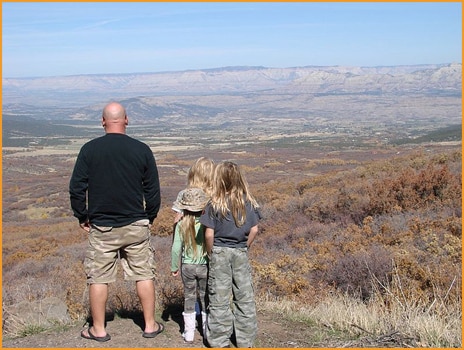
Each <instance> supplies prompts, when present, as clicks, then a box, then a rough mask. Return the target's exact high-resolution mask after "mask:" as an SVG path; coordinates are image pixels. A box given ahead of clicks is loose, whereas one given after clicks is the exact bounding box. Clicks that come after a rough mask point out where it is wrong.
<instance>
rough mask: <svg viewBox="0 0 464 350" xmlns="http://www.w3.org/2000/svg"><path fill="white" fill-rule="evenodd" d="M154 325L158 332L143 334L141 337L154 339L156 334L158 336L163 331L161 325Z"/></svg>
mask: <svg viewBox="0 0 464 350" xmlns="http://www.w3.org/2000/svg"><path fill="white" fill-rule="evenodd" d="M155 323H156V324H157V325H158V330H156V331H154V332H143V334H142V337H144V338H154V337H156V336H157V335H158V334H160V333H161V332H162V331H164V325H163V324H162V323H159V322H156V321H155Z"/></svg>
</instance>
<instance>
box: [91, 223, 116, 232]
mask: <svg viewBox="0 0 464 350" xmlns="http://www.w3.org/2000/svg"><path fill="white" fill-rule="evenodd" d="M91 227H92V228H93V229H95V230H98V231H100V232H110V231H111V230H112V229H113V226H99V225H94V224H92V225H91Z"/></svg>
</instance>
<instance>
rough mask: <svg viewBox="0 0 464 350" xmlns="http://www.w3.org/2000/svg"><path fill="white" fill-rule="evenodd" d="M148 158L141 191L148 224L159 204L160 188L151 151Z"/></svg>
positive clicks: (153, 218) (151, 220) (154, 215)
mask: <svg viewBox="0 0 464 350" xmlns="http://www.w3.org/2000/svg"><path fill="white" fill-rule="evenodd" d="M148 158H149V160H148V164H147V169H146V172H145V176H144V180H143V192H144V197H145V211H146V213H147V216H148V220H150V224H152V223H153V220H155V218H156V216H157V215H158V211H159V209H160V206H161V190H160V183H159V175H158V168H157V166H156V162H155V157H154V156H153V153H151V151H150V155H149V156H148Z"/></svg>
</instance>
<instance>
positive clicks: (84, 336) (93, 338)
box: [81, 328, 111, 342]
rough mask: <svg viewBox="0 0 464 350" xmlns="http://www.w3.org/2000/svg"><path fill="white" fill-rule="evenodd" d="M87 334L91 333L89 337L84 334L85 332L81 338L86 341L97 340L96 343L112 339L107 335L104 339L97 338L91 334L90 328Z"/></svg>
mask: <svg viewBox="0 0 464 350" xmlns="http://www.w3.org/2000/svg"><path fill="white" fill-rule="evenodd" d="M87 333H89V335H85V334H84V331H82V332H81V337H82V338H84V339H90V340H96V341H99V342H105V341H108V340H110V339H111V336H110V335H109V334H108V333H106V335H105V336H103V337H96V336H94V335H93V334H92V332H90V328H88V329H87Z"/></svg>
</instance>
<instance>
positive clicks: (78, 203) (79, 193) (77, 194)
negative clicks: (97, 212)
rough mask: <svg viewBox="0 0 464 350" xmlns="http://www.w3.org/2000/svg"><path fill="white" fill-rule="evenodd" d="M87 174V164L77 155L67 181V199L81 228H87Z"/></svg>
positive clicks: (81, 156)
mask: <svg viewBox="0 0 464 350" xmlns="http://www.w3.org/2000/svg"><path fill="white" fill-rule="evenodd" d="M87 174H88V168H87V164H86V162H85V161H84V159H83V155H82V154H81V153H79V155H78V157H77V160H76V164H75V166H74V170H73V173H72V175H71V180H70V181H69V197H70V201H71V209H72V211H73V213H74V216H75V217H76V218H77V219H78V220H79V224H81V227H82V225H84V226H85V224H87V226H88V222H89V218H88V211H87V188H88V175H87ZM83 228H84V227H83ZM84 229H85V228H84Z"/></svg>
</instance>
